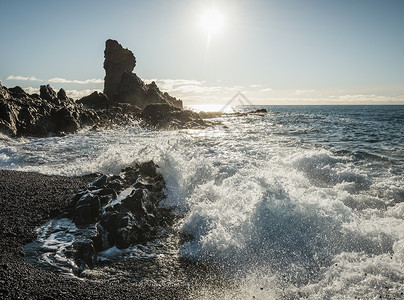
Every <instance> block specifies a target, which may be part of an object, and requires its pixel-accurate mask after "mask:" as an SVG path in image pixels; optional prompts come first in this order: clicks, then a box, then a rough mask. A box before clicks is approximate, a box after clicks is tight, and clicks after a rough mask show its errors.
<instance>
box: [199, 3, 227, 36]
mask: <svg viewBox="0 0 404 300" xmlns="http://www.w3.org/2000/svg"><path fill="white" fill-rule="evenodd" d="M223 25H224V17H223V14H221V13H220V12H219V11H218V10H216V9H214V8H211V9H208V10H206V11H205V12H204V13H203V14H202V15H201V18H200V26H201V28H202V29H203V30H204V31H205V32H206V33H207V34H208V36H211V35H213V34H215V33H218V32H219V31H220V30H221V29H222V28H223Z"/></svg>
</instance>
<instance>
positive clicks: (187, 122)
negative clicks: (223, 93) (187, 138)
mask: <svg viewBox="0 0 404 300" xmlns="http://www.w3.org/2000/svg"><path fill="white" fill-rule="evenodd" d="M135 65H136V59H135V56H134V55H133V53H132V52H131V51H130V50H128V49H124V48H123V47H122V46H121V45H120V44H119V43H118V42H117V41H114V40H107V42H106V48H105V62H104V68H105V71H106V76H105V83H104V93H98V92H94V93H92V94H91V95H88V96H86V97H83V98H81V99H80V100H78V101H74V100H73V99H71V98H69V97H67V95H66V91H65V90H64V89H60V90H59V91H58V92H57V93H56V92H55V91H54V90H53V89H52V87H51V86H50V85H42V86H41V87H40V93H39V95H38V94H32V95H28V94H27V93H26V92H25V91H24V90H23V89H22V88H21V87H18V86H17V87H14V88H10V89H7V88H6V87H3V86H2V85H1V84H0V132H2V133H5V134H7V135H10V136H36V137H45V136H49V135H61V134H64V133H74V132H76V131H77V130H79V129H80V128H83V127H85V126H97V127H105V126H110V125H113V124H117V125H123V124H129V123H130V122H132V121H133V120H135V119H143V121H144V122H143V124H145V125H146V126H151V127H154V128H159V129H163V128H192V127H203V126H205V125H206V123H205V122H204V121H203V120H202V119H201V118H200V116H199V115H198V114H197V113H194V112H191V111H188V110H183V109H182V101H181V100H177V99H176V98H175V97H172V96H170V95H169V94H168V93H163V92H161V91H160V89H159V88H158V87H157V85H156V83H155V82H152V83H150V84H145V83H144V82H143V81H142V80H141V79H140V78H139V77H137V76H136V74H134V73H132V71H133V69H134V67H135ZM142 110H144V111H143V112H142Z"/></svg>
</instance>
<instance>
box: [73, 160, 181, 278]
mask: <svg viewBox="0 0 404 300" xmlns="http://www.w3.org/2000/svg"><path fill="white" fill-rule="evenodd" d="M157 168H158V166H157V165H156V164H155V163H154V162H153V161H148V162H144V163H141V164H134V165H133V166H130V167H127V168H125V169H123V170H122V172H121V174H120V175H119V176H115V175H112V176H107V175H100V176H99V177H98V178H97V179H96V180H95V181H93V182H92V183H91V184H89V185H88V186H87V188H86V189H83V190H79V191H77V193H76V194H74V195H73V198H72V203H71V212H70V217H71V218H72V219H73V220H74V222H75V223H76V224H77V225H78V226H81V227H83V228H89V229H91V230H90V231H88V232H87V234H86V236H85V238H81V239H77V242H76V243H75V244H74V245H73V247H74V252H75V255H74V257H75V260H76V263H77V265H78V266H79V268H80V270H78V271H81V270H83V269H85V268H87V267H89V268H92V267H93V266H94V264H95V263H96V256H97V252H98V251H102V250H106V249H109V248H110V247H113V246H116V247H117V248H120V249H123V248H127V247H129V246H131V245H135V244H139V243H145V242H147V241H149V240H152V239H154V238H155V237H156V234H157V233H158V232H159V230H160V229H161V228H163V227H166V226H168V225H170V224H171V222H172V220H173V217H174V216H173V215H172V214H171V213H170V211H169V210H168V209H166V208H162V207H159V202H160V201H161V200H162V199H164V197H165V195H164V189H165V181H164V179H163V176H162V175H161V174H160V173H159V172H158V171H157ZM128 189H130V190H131V192H129V193H127V194H125V195H124V196H122V194H120V193H122V191H123V190H128Z"/></svg>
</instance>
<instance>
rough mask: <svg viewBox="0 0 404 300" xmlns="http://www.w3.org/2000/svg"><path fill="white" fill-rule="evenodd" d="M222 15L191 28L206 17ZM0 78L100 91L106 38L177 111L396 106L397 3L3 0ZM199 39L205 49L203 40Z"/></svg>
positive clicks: (75, 93)
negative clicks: (177, 102) (238, 101)
mask: <svg viewBox="0 0 404 300" xmlns="http://www.w3.org/2000/svg"><path fill="white" fill-rule="evenodd" d="M212 7H214V9H215V10H216V11H217V12H218V13H219V14H220V16H221V18H222V26H221V28H220V29H218V30H217V32H213V33H211V35H210V39H209V38H208V36H209V33H208V32H207V31H206V30H204V29H203V28H201V26H200V19H201V16H202V15H203V14H204V12H205V11H206V10H209V9H212ZM1 11H2V14H1V15H2V16H1V18H0V33H1V41H2V42H1V46H0V80H1V82H2V84H3V85H4V86H7V87H13V86H16V85H19V86H21V87H23V88H24V89H26V90H27V91H29V92H35V91H36V90H38V88H39V86H40V85H42V84H47V83H49V84H51V86H52V87H54V88H55V89H59V88H60V87H63V88H64V89H65V90H67V91H68V94H69V95H70V96H72V97H75V98H78V97H81V96H84V95H86V94H89V93H90V92H91V91H93V90H99V91H102V89H103V78H104V76H105V73H104V69H103V68H102V64H103V60H104V58H103V51H104V46H105V40H107V39H109V38H112V39H116V40H118V41H119V42H120V43H121V44H122V45H123V46H124V47H125V48H128V49H130V50H132V51H133V53H134V54H135V56H136V58H137V66H136V68H135V70H134V72H135V73H137V74H138V76H140V77H141V78H143V79H144V80H146V81H151V80H155V81H156V82H157V84H158V85H159V86H160V87H161V89H162V90H163V91H167V92H169V93H170V94H172V95H174V96H176V97H178V98H181V99H183V100H184V102H185V104H198V103H199V104H220V103H224V102H227V101H228V100H229V99H230V98H231V97H232V96H233V95H234V94H236V93H237V92H238V91H242V92H243V93H244V95H246V96H247V97H248V98H249V99H250V100H251V101H252V102H253V103H256V104H404V55H403V53H404V17H403V16H404V1H402V0H384V1H378V0H349V1H348V0H339V1H335V0H322V1H319V0H283V1H279V0H278V1H271V0H267V1H264V0H248V1H247V0H244V1H243V0H232V1H230V0H221V1H220V0H217V1H207V0H205V1H201V0H188V1H185V0H182V1H180V0H170V1H167V0H166V1H163V0H149V1H129V0H126V1H122V0H121V1H120V0H117V1H85V0H81V1H76V0H70V1H59V0H53V1H40V0H38V1H33V0H30V1H28V0H27V1H20V0H13V1H5V0H1ZM208 40H209V42H208Z"/></svg>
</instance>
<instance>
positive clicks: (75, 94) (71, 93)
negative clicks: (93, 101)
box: [66, 89, 102, 99]
mask: <svg viewBox="0 0 404 300" xmlns="http://www.w3.org/2000/svg"><path fill="white" fill-rule="evenodd" d="M94 92H102V89H85V90H66V95H67V96H68V97H70V98H73V99H80V98H83V97H85V96H88V95H90V94H92V93H94Z"/></svg>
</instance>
